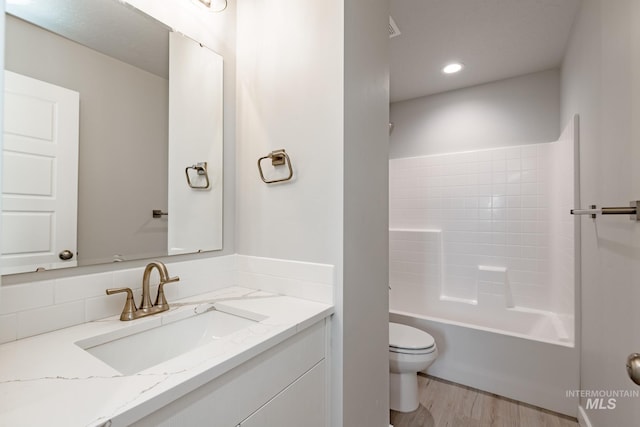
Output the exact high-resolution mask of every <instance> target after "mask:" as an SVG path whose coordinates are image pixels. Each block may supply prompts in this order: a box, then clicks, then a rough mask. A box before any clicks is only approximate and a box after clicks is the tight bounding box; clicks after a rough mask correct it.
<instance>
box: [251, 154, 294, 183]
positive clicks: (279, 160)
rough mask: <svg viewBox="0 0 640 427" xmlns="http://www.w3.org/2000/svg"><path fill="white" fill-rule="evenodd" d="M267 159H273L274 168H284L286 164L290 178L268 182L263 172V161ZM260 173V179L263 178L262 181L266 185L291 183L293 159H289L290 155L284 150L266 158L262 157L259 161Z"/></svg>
mask: <svg viewBox="0 0 640 427" xmlns="http://www.w3.org/2000/svg"><path fill="white" fill-rule="evenodd" d="M265 159H271V165H272V166H282V165H285V164H286V165H287V166H288V167H289V176H287V177H286V178H280V179H274V180H271V181H268V180H266V179H265V177H264V174H263V172H262V161H263V160H265ZM258 171H259V172H260V178H262V181H263V182H264V183H265V184H274V183H276V182H284V181H289V180H290V179H291V178H293V167H292V166H291V159H290V158H289V155H288V154H287V153H286V152H285V151H284V148H282V149H280V150H275V151H272V152H271V153H269V154H267V155H266V156H264V157H260V158H259V159H258Z"/></svg>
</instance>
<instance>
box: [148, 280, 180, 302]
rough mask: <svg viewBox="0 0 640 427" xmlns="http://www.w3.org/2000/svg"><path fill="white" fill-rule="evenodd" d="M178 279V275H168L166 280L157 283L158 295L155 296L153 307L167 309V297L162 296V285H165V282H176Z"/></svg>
mask: <svg viewBox="0 0 640 427" xmlns="http://www.w3.org/2000/svg"><path fill="white" fill-rule="evenodd" d="M179 280H180V277H178V276H174V277H170V278H168V279H167V280H165V281H163V282H160V284H159V285H158V295H157V296H156V302H155V304H153V305H154V307H158V308H159V309H163V310H169V303H168V302H167V299H166V298H165V296H164V285H166V284H167V283H173V282H177V281H179Z"/></svg>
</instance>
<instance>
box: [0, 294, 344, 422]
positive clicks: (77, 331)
mask: <svg viewBox="0 0 640 427" xmlns="http://www.w3.org/2000/svg"><path fill="white" fill-rule="evenodd" d="M170 304H171V309H170V310H169V311H167V312H164V313H160V314H157V315H153V316H149V317H146V318H141V319H137V320H134V321H130V322H122V321H120V320H119V318H118V316H114V317H110V318H106V319H102V320H99V321H95V322H89V323H85V324H82V325H78V326H74V327H71V328H66V329H62V330H58V331H54V332H50V333H47V334H43V335H38V336H34V337H31V338H25V339H22V340H19V341H14V342H11V343H7V344H3V345H0V426H12V427H13V426H34V425H64V426H117V425H128V424H130V423H131V422H133V421H135V420H137V419H139V418H141V417H143V416H145V415H147V414H150V413H152V412H153V411H155V410H157V409H159V408H161V407H163V406H165V405H166V404H168V403H170V402H172V401H174V400H176V399H178V398H179V397H181V396H184V395H185V394H187V393H189V392H191V391H193V390H195V389H196V388H198V387H200V386H202V385H204V384H206V383H207V382H209V381H211V380H213V379H215V378H217V377H219V376H220V375H222V374H224V373H226V372H228V371H229V370H231V369H233V368H235V367H236V366H238V365H240V364H242V363H244V362H246V361H247V360H249V359H251V358H252V357H254V356H256V355H258V354H260V353H262V352H263V351H265V350H267V349H269V348H271V347H273V346H275V345H277V344H279V343H280V342H282V341H284V340H286V339H287V338H289V337H291V336H293V335H295V334H296V333H298V332H299V331H301V330H303V329H305V328H307V327H308V326H311V325H313V324H314V323H316V322H318V321H320V320H322V319H323V318H325V317H327V316H329V315H331V314H332V313H333V306H331V305H328V304H322V303H318V302H313V301H307V300H302V299H298V298H293V297H289V296H283V295H276V294H271V293H267V292H263V291H255V290H252V289H247V288H240V287H230V288H225V289H220V290H218V291H214V292H210V293H206V294H202V295H198V296H195V297H190V298H186V299H183V300H180V301H175V302H172V303H171V302H170ZM211 309H214V310H219V311H223V312H227V313H231V314H237V315H240V316H243V315H244V316H246V317H249V318H251V317H252V316H253V317H255V316H258V318H256V319H254V320H259V319H262V320H259V321H258V322H257V323H255V324H254V325H251V326H249V327H247V328H244V329H242V330H240V331H238V332H235V333H232V334H230V335H227V336H225V337H223V338H221V339H220V340H219V341H217V342H216V343H215V345H209V344H206V345H203V346H201V347H198V348H196V349H194V350H191V351H189V352H187V353H184V354H182V355H180V356H178V357H175V358H173V359H170V360H168V361H166V362H163V363H161V364H159V365H156V366H153V367H151V368H148V369H145V370H142V371H140V372H138V373H136V374H132V375H123V374H121V373H120V372H118V371H116V370H115V369H114V368H112V367H110V366H109V365H107V364H106V363H104V362H102V361H101V360H99V359H97V358H95V357H94V356H92V355H91V354H89V353H88V352H86V351H85V350H83V349H82V348H80V347H79V346H78V345H76V344H75V343H77V342H82V341H86V340H91V339H92V338H93V337H95V336H99V335H103V334H115V335H120V334H121V335H122V336H126V335H129V334H131V333H136V332H141V331H144V330H147V329H151V328H155V327H157V326H161V325H162V324H166V323H171V322H175V321H177V320H181V319H183V318H186V317H190V316H194V315H195V314H198V313H202V312H203V311H207V310H211Z"/></svg>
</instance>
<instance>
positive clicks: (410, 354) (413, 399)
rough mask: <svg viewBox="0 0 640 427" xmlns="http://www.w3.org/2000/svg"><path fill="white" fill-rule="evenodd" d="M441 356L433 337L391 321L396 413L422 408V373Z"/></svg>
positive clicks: (391, 394)
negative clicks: (419, 395) (419, 383)
mask: <svg viewBox="0 0 640 427" xmlns="http://www.w3.org/2000/svg"><path fill="white" fill-rule="evenodd" d="M436 357H438V349H437V348H436V342H435V340H434V339H433V337H432V336H431V335H429V334H428V333H426V332H424V331H421V330H420V329H416V328H413V327H411V326H407V325H402V324H400V323H393V322H389V399H390V401H389V406H390V407H391V409H393V410H394V411H399V412H413V411H415V410H416V409H418V405H419V402H418V371H422V370H424V369H427V368H428V367H429V366H430V365H431V364H432V363H433V362H434V361H435V360H436Z"/></svg>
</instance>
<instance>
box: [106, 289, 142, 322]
mask: <svg viewBox="0 0 640 427" xmlns="http://www.w3.org/2000/svg"><path fill="white" fill-rule="evenodd" d="M121 292H126V293H127V301H126V302H125V303H124V308H123V309H122V314H120V320H133V319H135V315H134V313H135V312H136V310H137V309H136V303H135V301H134V300H133V291H132V290H131V288H112V289H107V295H113V294H119V293H121Z"/></svg>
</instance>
